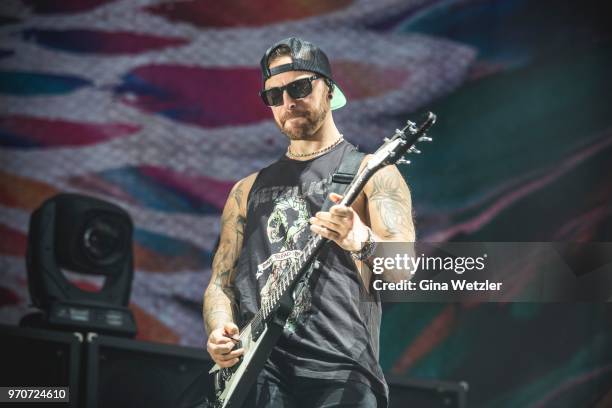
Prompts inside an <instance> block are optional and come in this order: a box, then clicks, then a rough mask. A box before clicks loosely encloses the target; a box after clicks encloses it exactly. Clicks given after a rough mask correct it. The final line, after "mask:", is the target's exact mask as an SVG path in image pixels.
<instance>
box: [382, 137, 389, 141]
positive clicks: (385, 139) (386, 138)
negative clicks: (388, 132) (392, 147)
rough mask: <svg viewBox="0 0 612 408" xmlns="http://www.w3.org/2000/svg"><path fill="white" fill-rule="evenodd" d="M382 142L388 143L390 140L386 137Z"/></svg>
mask: <svg viewBox="0 0 612 408" xmlns="http://www.w3.org/2000/svg"><path fill="white" fill-rule="evenodd" d="M383 140H384V141H385V142H388V141H389V140H391V139H389V138H388V137H385V138H384V139H383Z"/></svg>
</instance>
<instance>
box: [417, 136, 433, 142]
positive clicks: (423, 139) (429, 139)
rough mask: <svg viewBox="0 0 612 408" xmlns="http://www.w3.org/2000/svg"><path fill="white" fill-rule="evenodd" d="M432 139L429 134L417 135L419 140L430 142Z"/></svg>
mask: <svg viewBox="0 0 612 408" xmlns="http://www.w3.org/2000/svg"><path fill="white" fill-rule="evenodd" d="M432 140H433V139H432V138H431V137H429V136H421V137H419V142H431V141H432Z"/></svg>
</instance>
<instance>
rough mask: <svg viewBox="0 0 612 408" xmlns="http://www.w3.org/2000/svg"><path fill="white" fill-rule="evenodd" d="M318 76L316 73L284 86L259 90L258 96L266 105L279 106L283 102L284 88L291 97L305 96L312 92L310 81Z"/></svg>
mask: <svg viewBox="0 0 612 408" xmlns="http://www.w3.org/2000/svg"><path fill="white" fill-rule="evenodd" d="M318 78H320V76H318V75H313V76H311V77H309V78H301V79H298V80H296V81H293V82H290V83H288V84H287V85H285V86H279V87H276V88H270V89H265V90H263V91H261V92H259V96H261V99H262V100H263V102H264V103H265V104H266V105H267V106H280V105H282V104H283V92H284V91H285V90H287V93H288V94H289V96H290V97H292V98H293V99H300V98H305V97H306V96H308V95H310V93H311V92H312V81H314V80H315V79H318Z"/></svg>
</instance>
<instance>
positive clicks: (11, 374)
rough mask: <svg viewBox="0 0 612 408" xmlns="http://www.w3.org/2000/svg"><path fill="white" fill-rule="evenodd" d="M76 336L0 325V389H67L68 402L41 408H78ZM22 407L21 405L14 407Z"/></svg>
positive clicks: (78, 347)
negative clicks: (17, 387)
mask: <svg viewBox="0 0 612 408" xmlns="http://www.w3.org/2000/svg"><path fill="white" fill-rule="evenodd" d="M82 343H83V337H82V335H80V334H75V333H69V332H57V331H49V330H41V329H30V328H22V327H17V326H6V325H0V361H1V363H0V364H2V369H1V370H0V384H1V385H2V386H7V387H9V386H19V387H24V386H32V387H33V386H39V387H69V396H70V403H68V404H66V403H49V402H45V403H43V404H42V405H41V404H38V405H39V406H43V405H44V406H45V407H64V408H66V407H74V408H76V407H80V406H81V405H80V403H79V398H80V394H79V369H80V364H81V347H82ZM17 405H19V406H23V407H25V406H26V405H25V404H24V403H19V404H17Z"/></svg>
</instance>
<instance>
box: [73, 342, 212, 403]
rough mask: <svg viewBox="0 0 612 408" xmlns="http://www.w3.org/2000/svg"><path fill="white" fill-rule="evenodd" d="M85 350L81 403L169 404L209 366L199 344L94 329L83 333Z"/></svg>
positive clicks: (208, 361)
mask: <svg viewBox="0 0 612 408" xmlns="http://www.w3.org/2000/svg"><path fill="white" fill-rule="evenodd" d="M86 350H87V352H86V353H87V354H86V355H87V357H86V358H87V363H86V367H87V368H86V375H85V376H84V379H85V381H86V382H87V385H86V393H85V394H86V399H87V403H86V407H87V408H124V407H125V408H128V407H129V408H134V407H147V408H157V407H159V408H162V407H163V408H167V407H175V406H176V402H177V400H178V399H179V397H180V396H181V394H182V393H183V391H184V390H185V389H186V388H187V387H188V386H189V384H191V383H192V382H193V381H194V379H196V378H197V377H199V376H201V375H202V373H203V372H205V371H206V372H207V371H208V370H209V369H210V368H211V367H212V365H213V363H212V361H211V360H210V357H209V356H208V353H207V352H206V350H205V349H204V348H202V349H198V348H192V347H179V346H172V345H165V344H158V343H149V342H143V341H138V340H131V339H125V338H119V337H111V336H103V335H96V334H94V333H90V334H89V335H88V336H87V339H86ZM202 392H204V390H203V391H202Z"/></svg>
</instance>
